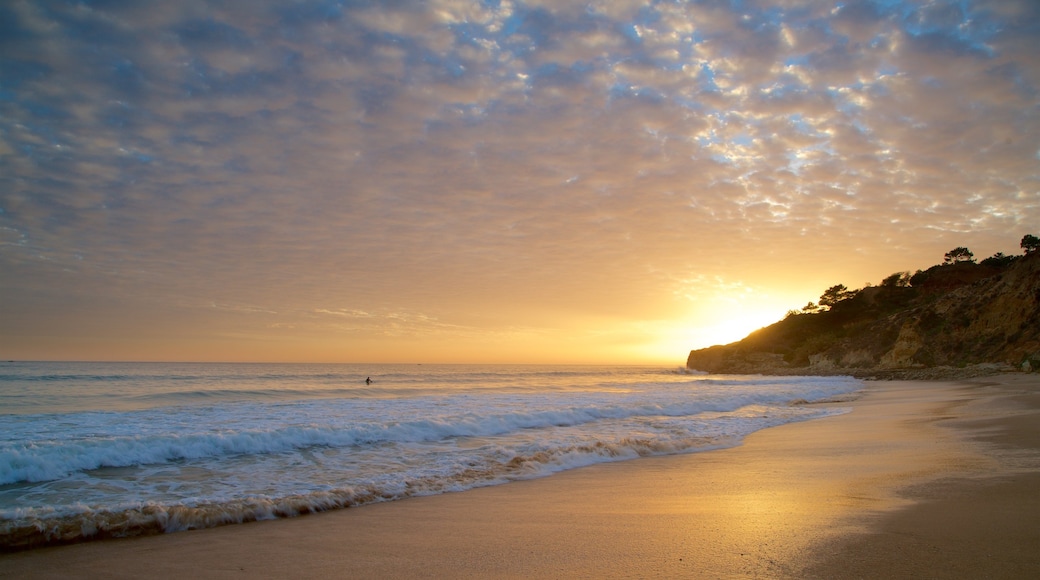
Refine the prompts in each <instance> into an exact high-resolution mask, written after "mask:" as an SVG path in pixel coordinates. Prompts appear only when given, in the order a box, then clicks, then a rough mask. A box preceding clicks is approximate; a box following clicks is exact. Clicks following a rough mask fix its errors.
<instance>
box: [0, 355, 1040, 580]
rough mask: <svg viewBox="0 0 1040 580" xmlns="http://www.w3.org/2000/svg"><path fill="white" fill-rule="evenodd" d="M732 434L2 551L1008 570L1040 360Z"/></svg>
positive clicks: (264, 570) (181, 569) (678, 569)
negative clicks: (393, 495) (388, 498)
mask: <svg viewBox="0 0 1040 580" xmlns="http://www.w3.org/2000/svg"><path fill="white" fill-rule="evenodd" d="M826 404H827V405H834V406H841V407H851V408H853V409H854V410H853V412H852V413H848V414H845V415H840V416H835V417H830V418H826V419H820V420H815V421H809V422H804V423H796V424H788V425H784V426H781V427H776V428H773V429H767V430H765V431H760V432H758V433H755V434H753V435H751V436H750V437H748V439H747V441H746V442H745V444H744V445H742V446H740V447H736V448H732V449H725V450H719V451H712V452H706V453H697V454H692V455H683V456H674V457H659V458H648V459H640V460H634V461H627V462H622V463H615V464H603V465H597V466H593V467H589V468H583V469H578V470H574V471H570V472H565V473H561V474H557V475H554V476H552V477H548V478H544V479H539V480H533V481H523V482H517V483H512V484H508V485H503V486H497V487H488V488H482V489H476V490H471V491H467V492H464V493H457V494H447V495H441V496H435V497H423V498H414V499H408V500H402V501H399V502H392V503H387V504H378V505H371V506H367V507H362V508H358V509H348V510H342V511H338V512H333V513H326V514H319V515H314V516H307V517H301V518H295V519H290V520H278V521H271V522H260V523H255V524H246V525H238V526H230V527H225V528H216V529H210V530H202V531H193V532H184V533H178V534H173V535H168V536H157V537H147V538H137V539H131V540H118V541H103V542H94V543H88V544H80V545H74V546H65V547H59V548H46V549H40V550H35V551H29V552H21V553H15V554H8V555H4V556H0V576H6V577H77V576H78V577H101V576H104V577H109V578H114V577H127V578H129V577H139V576H140V575H142V574H145V573H147V574H148V575H152V576H161V577H182V576H188V575H193V576H202V577H207V576H210V577H212V576H233V575H234V576H240V575H241V574H243V573H245V574H250V575H255V576H261V577H290V576H291V577H319V576H320V577H391V576H394V577H417V576H424V577H443V578H456V577H517V578H519V577H532V576H533V577H568V576H584V577H618V576H636V577H678V576H683V577H700V576H703V577H727V576H760V577H770V578H772V577H819V578H832V577H873V576H877V575H878V574H881V575H884V576H888V577H906V576H912V575H921V576H928V577H982V576H987V577H1019V576H1026V575H1028V574H1030V573H1035V572H1036V570H1038V569H1040V556H1038V555H1037V553H1036V552H1037V551H1036V546H1037V545H1040V525H1038V524H1036V522H1037V521H1040V518H1038V517H1037V516H1038V515H1040V504H1038V502H1037V496H1036V491H1035V490H1037V489H1040V459H1038V458H1040V453H1038V451H1037V450H1038V448H1040V433H1038V429H1037V425H1040V376H1037V375H1035V374H1031V375H1003V376H998V377H994V378H992V379H984V380H975V381H970V382H965V383H948V382H943V383H929V382H901V381H896V382H877V383H870V384H869V386H868V388H867V390H866V392H865V393H864V395H863V396H862V397H861V398H859V399H857V400H855V401H852V402H835V403H826Z"/></svg>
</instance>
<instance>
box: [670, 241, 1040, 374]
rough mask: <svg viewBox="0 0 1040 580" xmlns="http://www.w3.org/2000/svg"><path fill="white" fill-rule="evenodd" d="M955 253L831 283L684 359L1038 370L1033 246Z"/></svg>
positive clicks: (788, 365)
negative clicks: (976, 254) (864, 281)
mask: <svg viewBox="0 0 1040 580" xmlns="http://www.w3.org/2000/svg"><path fill="white" fill-rule="evenodd" d="M1026 239H1035V238H1033V237H1032V236H1027V237H1026ZM1026 239H1024V240H1023V247H1026ZM958 250H963V252H967V250H966V249H965V248H958V249H957V250H955V251H954V252H952V253H951V254H952V257H951V254H947V262H946V263H944V264H941V265H937V266H933V267H931V268H929V269H927V270H923V271H921V270H919V271H918V272H917V273H916V274H914V275H910V274H909V273H908V272H906V273H897V274H893V275H892V276H890V277H888V278H886V279H885V280H884V281H883V282H882V283H881V285H879V286H867V287H865V288H861V289H859V290H847V289H846V288H845V287H844V286H842V285H837V286H835V287H833V288H831V289H828V291H827V292H826V293H825V294H824V296H823V297H821V300H820V302H821V305H822V306H817V305H814V304H812V303H810V304H809V305H807V306H806V307H805V308H803V309H802V310H801V311H791V312H789V313H788V315H787V317H786V318H784V319H783V320H781V321H779V322H777V323H775V324H772V325H770V326H767V327H765V328H762V329H759V330H757V331H755V332H753V333H751V334H750V335H748V336H747V337H746V338H744V339H743V340H741V341H739V342H735V343H731V344H726V345H718V346H712V347H709V348H703V349H699V350H694V351H692V352H690V356H689V358H688V359H687V361H686V366H687V367H688V368H690V369H695V370H700V371H706V372H711V373H724V374H774V375H776V374H791V375H795V374H797V375H853V376H857V377H861V378H877V379H925V380H928V379H951V378H965V377H975V376H983V375H990V374H994V373H997V372H1023V371H1024V372H1037V371H1040V251H1036V250H1035V248H1034V249H1032V250H1031V249H1030V248H1026V252H1027V253H1026V254H1025V255H1023V256H1005V255H1003V254H997V255H995V256H993V257H992V258H987V259H986V260H983V261H982V262H981V263H975V261H974V260H973V259H971V254H970V252H967V253H966V254H965V253H963V252H962V253H958Z"/></svg>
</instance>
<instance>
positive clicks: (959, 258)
mask: <svg viewBox="0 0 1040 580" xmlns="http://www.w3.org/2000/svg"><path fill="white" fill-rule="evenodd" d="M974 261H975V254H973V253H971V250H969V249H968V248H964V247H959V248H954V249H952V250H950V251H949V252H946V255H945V256H944V257H943V263H944V264H956V263H957V262H974Z"/></svg>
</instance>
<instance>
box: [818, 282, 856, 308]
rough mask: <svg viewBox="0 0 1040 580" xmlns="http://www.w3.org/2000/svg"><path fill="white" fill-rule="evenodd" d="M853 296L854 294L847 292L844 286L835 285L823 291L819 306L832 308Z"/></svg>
mask: <svg viewBox="0 0 1040 580" xmlns="http://www.w3.org/2000/svg"><path fill="white" fill-rule="evenodd" d="M855 295H856V293H855V292H854V291H851V290H849V289H848V288H847V287H846V286H845V285H844V284H835V285H834V286H831V287H830V288H828V289H826V290H824V291H823V295H822V296H820V306H826V307H827V308H833V307H834V305H835V304H837V303H839V302H841V301H842V300H847V299H849V298H852V297H853V296H855Z"/></svg>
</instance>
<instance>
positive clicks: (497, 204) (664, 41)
mask: <svg viewBox="0 0 1040 580" xmlns="http://www.w3.org/2000/svg"><path fill="white" fill-rule="evenodd" d="M2 10H3V11H4V14H3V15H2V18H0V21H2V22H4V25H3V26H4V27H5V28H4V30H3V31H0V39H2V40H0V42H2V43H3V54H4V56H3V57H2V58H3V60H4V62H3V65H4V66H3V67H2V68H0V70H2V72H0V83H2V85H3V86H4V87H6V88H5V91H4V92H3V93H2V95H0V190H2V192H0V228H2V229H0V232H3V236H2V237H0V240H3V243H0V264H2V266H3V267H4V268H5V271H6V270H8V269H9V270H10V271H12V272H17V273H18V277H17V278H8V279H7V280H5V281H4V282H3V286H2V288H3V290H4V292H5V294H7V295H8V296H12V297H14V298H15V299H16V300H15V301H14V302H11V304H14V303H16V302H17V301H18V300H22V298H19V297H23V296H28V295H30V294H32V293H33V292H37V291H39V290H40V289H41V288H45V287H54V285H55V284H59V285H71V286H76V287H77V289H78V290H77V291H80V292H83V293H88V294H89V293H90V292H96V293H107V294H110V295H115V296H122V297H125V298H127V299H129V298H131V297H132V298H133V299H134V300H144V302H149V301H152V302H149V303H151V304H153V306H154V305H155V304H192V305H196V304H197V305H206V304H212V303H217V304H225V305H226V304H247V305H249V307H248V308H247V309H256V310H258V311H269V312H272V313H277V315H272V316H276V317H282V318H281V319H279V320H278V321H275V322H276V323H277V324H281V325H283V327H288V326H290V325H292V324H296V325H297V327H300V325H301V324H302V323H300V322H299V320H296V319H292V320H290V318H291V317H292V316H296V317H300V316H304V315H303V313H310V314H309V316H316V313H318V312H320V311H324V315H325V316H324V318H326V319H330V320H331V319H332V318H343V317H344V316H346V315H348V314H350V313H359V312H367V313H382V314H379V315H378V316H376V317H375V318H373V319H364V318H359V317H357V316H354V315H351V316H354V318H355V320H354V323H360V322H364V323H365V324H366V325H372V326H366V328H370V329H375V328H377V327H379V325H380V324H391V322H390V321H391V320H393V321H396V322H393V324H403V323H402V322H401V319H395V318H393V317H391V316H389V315H388V314H386V313H391V312H412V313H418V312H422V313H425V314H423V315H417V314H415V315H412V318H410V320H411V321H412V322H411V323H410V324H412V325H413V326H415V327H419V326H425V327H429V328H432V327H435V326H436V327H438V328H441V329H442V330H441V332H443V333H446V334H449V335H450V334H451V333H452V332H457V333H458V334H459V335H460V336H462V335H465V336H469V334H468V333H469V332H470V331H468V330H467V331H465V332H464V331H463V330H462V329H463V328H466V329H470V328H478V327H480V324H481V323H478V322H477V320H478V319H480V320H485V321H487V320H491V319H494V320H495V322H494V324H495V325H498V327H499V328H506V329H508V328H521V327H525V328H528V327H529V325H528V324H527V323H528V322H529V321H531V320H538V321H539V323H540V324H545V325H547V326H545V328H549V327H552V323H551V320H552V319H553V317H556V316H563V314H561V313H567V312H570V313H573V314H574V315H575V316H578V315H581V316H588V317H601V318H600V319H603V318H602V317H612V316H622V317H623V318H625V319H627V320H632V321H635V320H643V319H659V318H663V317H665V316H667V314H668V312H669V311H671V310H672V309H675V308H677V307H679V305H680V303H681V301H677V298H676V296H677V295H678V294H677V292H679V287H677V286H676V284H677V282H676V276H677V275H678V276H679V277H680V278H683V277H685V276H687V274H688V273H690V272H695V273H697V274H704V275H709V276H721V277H723V278H724V279H727V280H733V281H734V283H744V284H746V285H747V286H748V287H764V286H765V285H768V284H776V285H785V286H786V285H789V284H794V283H795V282H794V281H792V280H790V279H788V278H789V277H790V275H789V274H784V273H783V269H782V268H780V267H779V266H778V264H780V263H782V262H781V261H782V260H783V259H791V258H793V257H796V256H798V257H800V263H801V262H808V263H815V264H819V265H821V267H822V270H821V271H820V272H813V273H812V274H811V276H808V278H812V279H813V280H803V281H801V283H802V284H810V283H815V281H814V279H815V278H816V277H820V278H826V277H827V276H837V275H840V274H841V272H842V271H843V270H842V268H848V260H847V259H845V258H844V257H845V256H848V255H849V254H850V253H851V254H854V255H857V256H861V257H862V264H861V265H859V266H857V267H856V271H855V272H853V273H852V275H854V276H856V277H857V278H858V277H863V278H868V277H871V276H872V277H878V276H881V275H885V274H887V273H889V272H888V270H893V271H894V270H898V269H906V268H912V267H915V266H923V265H927V264H928V263H930V262H929V261H928V260H929V259H931V258H930V257H929V256H932V254H935V255H939V256H941V253H942V252H941V251H939V249H940V248H943V247H945V246H949V245H951V244H953V245H966V244H972V245H975V246H976V247H978V246H982V247H985V248H987V250H986V251H990V248H991V249H992V250H991V251H998V250H1000V251H1005V252H1007V251H1013V250H1014V245H1015V240H1011V241H1008V240H1007V239H1006V238H1008V232H1013V233H1014V235H1017V236H1019V237H1020V235H1021V233H1026V230H1027V229H1028V228H1029V227H1031V226H1032V223H1031V222H1030V216H1031V215H1034V214H1035V211H1036V209H1037V206H1038V205H1040V193H1038V191H1040V190H1038V185H1037V182H1038V171H1037V154H1036V152H1037V151H1038V150H1040V142H1038V140H1037V135H1040V126H1038V124H1040V116H1038V115H1037V107H1038V94H1040V93H1038V87H1040V59H1037V58H1036V56H1035V54H1034V53H1035V50H1034V47H1035V41H1036V39H1037V35H1038V28H1037V22H1038V21H1040V13H1038V9H1037V7H1036V6H1035V4H1034V3H1030V2H1000V3H994V2H968V3H944V2H939V3H927V4H921V5H919V4H918V3H914V2H902V3H876V2H867V1H864V2H847V3H845V4H843V5H842V6H840V7H838V8H835V6H834V5H833V3H832V4H827V3H824V2H813V1H794V0H791V1H788V2H780V3H776V2H770V3H759V2H746V3H743V4H741V5H740V6H736V5H733V4H729V3H718V2H690V3H648V2H610V3H596V4H595V6H592V5H587V4H586V3H577V2H564V3H559V2H519V1H515V2H514V1H507V0H503V1H502V2H497V3H484V2H468V1H463V0H443V1H438V2H427V3H364V2H358V3H345V4H344V3H338V2H320V1H316V2H304V3H297V4H292V5H285V4H283V3H277V2H249V3H239V2H232V3H210V2H204V1H198V2H188V3H167V4H162V5H155V6H152V5H148V6H143V5H141V6H138V5H132V4H131V5H126V4H111V5H110V4H106V3H101V4H89V5H87V4H78V5H70V4H65V3H59V2H15V3H12V4H9V5H7V6H5V7H4V8H3V9H2ZM1020 230H1021V231H1020ZM1012 237H1014V236H1012ZM878 240H883V243H880V244H879V243H878ZM1009 244H1010V245H1009ZM936 252H938V253H936ZM976 253H977V254H980V255H981V254H982V253H983V251H977V252H976ZM893 261H897V262H898V263H892V262H893ZM908 262H909V263H908ZM879 263H883V264H884V265H878V264H879ZM806 267H808V266H806ZM875 270H881V271H880V272H875ZM795 277H798V276H795ZM803 278H804V277H803ZM816 291H817V289H815V288H814V289H813V290H812V292H816ZM142 297H148V298H142ZM810 297H811V296H810ZM55 300H60V297H55ZM24 301H29V300H28V298H24ZM26 303H27V302H26ZM33 303H34V304H35V303H36V302H33ZM792 306H796V305H792ZM41 308H42V307H41ZM142 308H148V307H147V306H142ZM192 308H194V307H192ZM43 310H45V309H43ZM41 312H42V310H41ZM192 312H195V310H193V311H192ZM229 312H230V311H229ZM244 312H245V311H244V310H243V311H240V312H239V314H241V315H243V316H245V314H244ZM290 312H292V313H295V314H293V315H291V316H290V315H289V314H287V313H290ZM331 313H340V314H338V315H335V316H334V315H333V314H331ZM622 313H623V315H622ZM40 316H45V314H43V313H41V314H40ZM228 316H232V314H230V313H229V314H228ZM374 316H375V315H374ZM424 316H425V317H428V318H422V317H424ZM25 320H31V318H26V319H25ZM318 320H319V319H318V318H314V319H313V320H310V322H308V324H318V322H317V321H318ZM463 320H466V321H467V322H465V323H463V322H461V321H463ZM433 321H437V323H436V324H434V322H433ZM341 323H342V321H341ZM26 324H29V323H28V322H27V323H26ZM229 324H230V322H229ZM489 324H490V323H489ZM438 325H440V326H438ZM473 332H476V331H473ZM489 332H490V330H489ZM503 332H506V334H508V332H507V331H503ZM520 334H522V335H524V336H530V335H531V333H528V332H526V331H525V332H522V333H520Z"/></svg>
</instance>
